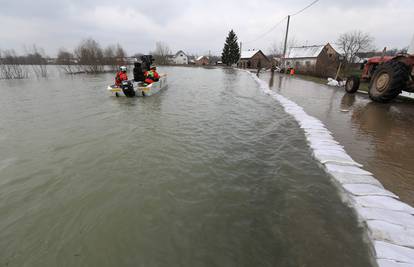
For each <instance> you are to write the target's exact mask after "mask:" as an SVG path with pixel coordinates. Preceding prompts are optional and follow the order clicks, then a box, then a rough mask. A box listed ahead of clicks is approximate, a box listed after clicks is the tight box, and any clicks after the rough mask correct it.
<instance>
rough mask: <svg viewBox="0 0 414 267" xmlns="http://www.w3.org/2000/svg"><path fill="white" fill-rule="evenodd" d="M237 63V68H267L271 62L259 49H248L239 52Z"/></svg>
mask: <svg viewBox="0 0 414 267" xmlns="http://www.w3.org/2000/svg"><path fill="white" fill-rule="evenodd" d="M237 65H238V67H239V68H248V69H258V68H269V67H270V65H271V62H270V60H269V59H268V58H267V57H266V56H265V54H263V52H262V51H261V50H248V51H242V52H241V55H240V60H239V63H238V64H237Z"/></svg>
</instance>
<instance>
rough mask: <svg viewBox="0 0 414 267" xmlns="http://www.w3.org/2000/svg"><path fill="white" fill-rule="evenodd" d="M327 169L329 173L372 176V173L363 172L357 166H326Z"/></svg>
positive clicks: (329, 164)
mask: <svg viewBox="0 0 414 267" xmlns="http://www.w3.org/2000/svg"><path fill="white" fill-rule="evenodd" d="M325 167H326V169H327V170H328V172H331V171H332V172H343V173H349V174H359V175H372V173H370V172H368V171H366V170H363V169H361V168H359V167H356V166H343V165H338V164H331V163H328V164H325Z"/></svg>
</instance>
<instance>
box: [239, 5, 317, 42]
mask: <svg viewBox="0 0 414 267" xmlns="http://www.w3.org/2000/svg"><path fill="white" fill-rule="evenodd" d="M317 2H319V0H315V1H313V2H312V3H310V4H309V5H307V6H306V7H304V8H302V9H301V10H299V11H297V12H296V13H294V14H293V15H290V16H291V17H293V16H296V15H299V14H300V13H302V12H303V11H305V10H306V9H308V8H310V7H311V6H313V5H315V4H316V3H317ZM287 17H288V16H285V17H284V18H283V19H281V20H280V21H279V22H277V23H276V24H275V25H274V26H273V27H272V28H270V29H269V30H268V31H266V32H265V33H263V34H261V35H259V37H257V38H256V39H254V40H251V41H248V42H245V44H249V43H253V42H256V41H258V40H260V39H262V38H263V37H265V36H266V35H268V34H269V33H271V32H272V31H273V30H275V29H276V28H277V27H278V26H279V25H280V24H282V22H283V21H284V20H285V19H287Z"/></svg>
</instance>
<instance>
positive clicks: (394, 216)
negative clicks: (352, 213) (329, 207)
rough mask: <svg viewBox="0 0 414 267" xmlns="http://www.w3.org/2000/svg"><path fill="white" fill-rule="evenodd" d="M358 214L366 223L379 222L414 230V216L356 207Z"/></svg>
mask: <svg viewBox="0 0 414 267" xmlns="http://www.w3.org/2000/svg"><path fill="white" fill-rule="evenodd" d="M356 209H357V211H358V214H359V215H360V216H361V217H362V218H363V219H364V220H366V221H368V220H378V221H384V222H388V223H392V224H396V225H401V226H405V227H408V228H412V229H414V216H413V215H411V214H409V213H405V212H399V211H392V210H384V209H376V208H365V207H360V206H356Z"/></svg>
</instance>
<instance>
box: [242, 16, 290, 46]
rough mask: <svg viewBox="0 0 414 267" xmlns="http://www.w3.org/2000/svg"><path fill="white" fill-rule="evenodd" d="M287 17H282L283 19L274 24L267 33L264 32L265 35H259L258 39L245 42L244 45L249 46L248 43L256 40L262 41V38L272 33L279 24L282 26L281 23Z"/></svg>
mask: <svg viewBox="0 0 414 267" xmlns="http://www.w3.org/2000/svg"><path fill="white" fill-rule="evenodd" d="M287 17H288V16H286V17H284V18H283V19H281V20H280V21H279V22H278V23H276V24H275V25H273V27H272V28H270V29H269V30H268V31H266V32H265V33H263V34H261V35H260V36H259V37H257V38H256V39H254V40H251V41H248V42H245V44H249V43H253V42H256V41H257V40H260V39H262V38H263V37H265V36H266V35H268V34H269V33H271V32H272V31H274V30H275V29H276V28H277V27H278V26H279V25H280V24H282V22H283V21H285V19H287Z"/></svg>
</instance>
